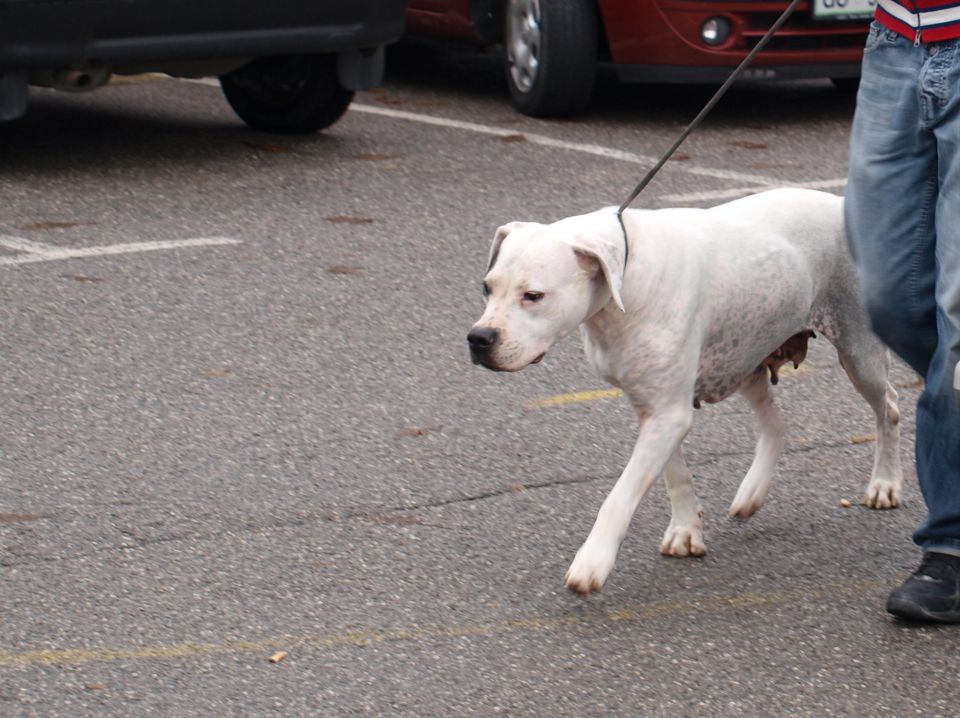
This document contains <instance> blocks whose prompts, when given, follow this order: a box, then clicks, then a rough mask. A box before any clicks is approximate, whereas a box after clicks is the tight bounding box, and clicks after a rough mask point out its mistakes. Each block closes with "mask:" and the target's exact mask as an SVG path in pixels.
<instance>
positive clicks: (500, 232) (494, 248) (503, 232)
mask: <svg viewBox="0 0 960 718" xmlns="http://www.w3.org/2000/svg"><path fill="white" fill-rule="evenodd" d="M528 224H533V222H507V223H506V224H505V225H503V226H502V227H499V228H498V229H497V233H496V234H495V235H494V236H493V244H491V245H490V257H489V259H487V271H488V272H489V271H490V270H491V269H493V263H494V262H496V261H497V255H498V254H500V245H501V244H503V240H505V239H506V238H507V235H508V234H510V233H511V232H512V231H513V230H515V229H517V228H518V227H525V226H526V225H528Z"/></svg>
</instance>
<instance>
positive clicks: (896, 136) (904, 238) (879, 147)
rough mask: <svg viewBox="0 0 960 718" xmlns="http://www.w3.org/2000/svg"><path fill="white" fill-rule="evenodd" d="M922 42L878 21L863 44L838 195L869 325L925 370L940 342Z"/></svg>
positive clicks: (932, 154)
mask: <svg viewBox="0 0 960 718" xmlns="http://www.w3.org/2000/svg"><path fill="white" fill-rule="evenodd" d="M925 60H926V56H925V54H924V52H923V50H922V48H914V47H913V45H912V43H911V42H909V41H908V40H906V39H905V38H903V37H900V36H899V35H896V34H894V33H892V32H890V31H888V30H886V29H883V28H882V27H881V28H880V29H879V30H878V29H877V26H876V24H875V25H874V27H872V28H871V35H870V40H869V41H868V43H867V48H866V50H865V52H864V59H863V72H862V77H861V80H860V90H859V92H858V94H857V110H856V115H855V116H854V121H853V131H852V135H851V140H850V175H849V180H848V183H847V189H846V193H845V198H844V212H845V215H846V226H847V236H848V239H849V242H850V249H851V251H852V253H853V255H854V258H855V259H856V262H857V267H858V270H859V273H860V278H861V284H862V288H863V295H864V296H863V298H864V303H865V305H866V307H867V311H868V313H869V315H870V320H871V326H872V328H873V330H874V331H875V332H876V333H877V335H878V336H879V337H880V338H881V339H882V340H883V341H884V342H885V343H886V344H887V345H888V346H889V347H891V348H892V349H893V350H894V352H896V353H897V354H898V355H899V356H901V357H902V358H903V359H904V360H905V361H906V362H907V363H908V364H910V365H911V366H912V367H913V368H914V369H915V370H916V371H917V372H918V373H919V374H920V375H921V376H923V375H925V374H926V371H927V365H928V364H929V362H930V358H931V357H932V356H933V352H934V349H935V348H936V346H937V328H936V305H935V303H934V286H935V281H936V268H935V259H934V250H935V234H934V230H935V226H934V223H935V211H936V201H937V156H936V143H935V138H934V136H933V133H932V132H930V131H929V130H928V129H926V128H925V127H924V126H923V122H922V115H923V108H922V106H921V94H920V75H921V71H922V69H923V64H924V61H925Z"/></svg>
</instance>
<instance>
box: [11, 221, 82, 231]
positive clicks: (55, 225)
mask: <svg viewBox="0 0 960 718" xmlns="http://www.w3.org/2000/svg"><path fill="white" fill-rule="evenodd" d="M81 224H84V223H83V222H34V223H33V224H24V225H22V226H21V227H20V229H25V230H27V231H28V232H33V231H36V230H45V229H70V228H71V227H79V226H80V225H81Z"/></svg>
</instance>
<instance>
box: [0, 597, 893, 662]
mask: <svg viewBox="0 0 960 718" xmlns="http://www.w3.org/2000/svg"><path fill="white" fill-rule="evenodd" d="M879 589H880V584H878V583H876V582H874V581H844V582H838V583H833V584H827V585H825V586H822V587H820V588H818V589H816V590H813V591H771V592H768V593H737V594H712V595H705V596H700V597H694V598H691V599H689V600H684V601H659V602H655V603H649V604H644V605H643V606H638V607H632V608H630V607H628V608H621V609H616V610H608V611H597V612H596V613H589V612H583V613H569V614H565V615H556V616H532V617H530V618H519V619H507V620H503V621H493V622H489V623H472V624H460V625H456V624H455V625H447V626H444V625H426V626H412V627H409V628H389V629H371V630H368V631H349V632H343V633H332V634H329V635H302V636H279V637H273V638H264V639H260V640H256V641H223V642H221V643H191V642H186V643H175V644H170V645H158V646H143V647H139V648H91V649H86V648H66V649H42V650H33V651H0V666H8V667H19V668H27V667H30V666H38V665H76V664H82V663H114V662H120V661H134V660H142V659H150V658H191V657H196V656H209V655H222V654H237V653H263V654H264V660H265V661H266V660H267V659H268V657H269V656H270V655H272V654H274V653H275V652H276V651H278V650H283V651H286V652H292V651H293V650H295V649H296V648H297V647H308V648H310V647H314V648H316V647H319V648H336V647H339V646H367V645H371V644H375V643H386V642H388V641H416V640H428V639H443V638H462V637H467V636H489V635H493V634H503V633H518V634H519V633H533V632H540V631H554V630H558V629H562V628H566V627H574V626H588V625H596V624H604V623H607V622H609V621H615V622H622V621H647V620H650V619H654V618H657V617H661V616H667V615H673V614H685V613H693V614H701V615H716V614H720V613H723V612H725V611H729V610H736V609H742V608H756V607H764V606H777V605H784V604H790V603H800V602H802V601H814V600H817V599H820V598H824V597H835V596H840V595H848V596H849V595H856V594H863V593H867V592H869V591H874V590H879ZM571 600H573V599H571ZM588 606H589V604H588Z"/></svg>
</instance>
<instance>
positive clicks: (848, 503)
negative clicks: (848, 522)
mask: <svg viewBox="0 0 960 718" xmlns="http://www.w3.org/2000/svg"><path fill="white" fill-rule="evenodd" d="M840 505H841V506H842V507H843V508H845V509H849V508H850V507H851V506H853V502H852V501H850V499H840Z"/></svg>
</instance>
